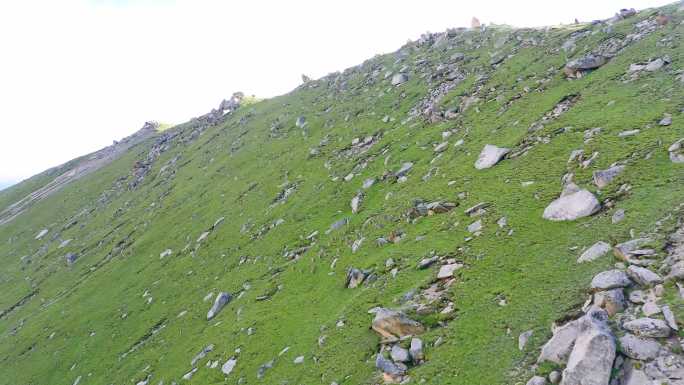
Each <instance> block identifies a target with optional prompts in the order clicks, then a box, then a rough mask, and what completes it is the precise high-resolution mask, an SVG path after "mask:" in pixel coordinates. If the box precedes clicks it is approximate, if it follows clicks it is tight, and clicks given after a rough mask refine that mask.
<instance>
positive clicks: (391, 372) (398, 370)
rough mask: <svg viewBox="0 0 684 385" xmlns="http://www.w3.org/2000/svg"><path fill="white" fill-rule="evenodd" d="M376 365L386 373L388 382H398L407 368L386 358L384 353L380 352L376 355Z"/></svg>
mask: <svg viewBox="0 0 684 385" xmlns="http://www.w3.org/2000/svg"><path fill="white" fill-rule="evenodd" d="M375 367H376V368H378V369H380V371H382V373H383V374H384V375H385V377H386V380H389V381H388V382H398V380H399V379H400V378H401V377H402V376H403V375H404V373H406V369H404V367H403V366H399V364H395V363H394V362H392V361H390V360H388V359H387V358H385V357H384V356H383V355H382V354H378V355H377V356H376V357H375Z"/></svg>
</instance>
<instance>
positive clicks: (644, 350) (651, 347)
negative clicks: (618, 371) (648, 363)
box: [620, 333, 660, 360]
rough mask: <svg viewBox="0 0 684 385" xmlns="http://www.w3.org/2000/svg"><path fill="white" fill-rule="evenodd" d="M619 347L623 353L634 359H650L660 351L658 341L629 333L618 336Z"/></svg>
mask: <svg viewBox="0 0 684 385" xmlns="http://www.w3.org/2000/svg"><path fill="white" fill-rule="evenodd" d="M620 347H621V348H622V353H623V354H624V355H626V356H627V357H630V358H633V359H635V360H652V359H654V358H656V357H657V356H658V353H659V352H660V344H659V343H658V341H656V340H653V339H650V338H642V337H637V336H635V335H633V334H629V333H628V334H625V335H624V336H622V337H620Z"/></svg>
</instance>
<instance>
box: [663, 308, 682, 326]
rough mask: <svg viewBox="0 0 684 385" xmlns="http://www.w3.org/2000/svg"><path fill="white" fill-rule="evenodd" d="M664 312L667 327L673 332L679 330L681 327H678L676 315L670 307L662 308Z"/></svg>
mask: <svg viewBox="0 0 684 385" xmlns="http://www.w3.org/2000/svg"><path fill="white" fill-rule="evenodd" d="M662 311H663V317H665V322H667V326H669V327H670V329H672V330H677V331H678V330H679V326H677V320H676V319H675V315H674V313H673V312H672V310H671V309H670V307H669V306H667V305H665V306H663V307H662Z"/></svg>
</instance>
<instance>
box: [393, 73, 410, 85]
mask: <svg viewBox="0 0 684 385" xmlns="http://www.w3.org/2000/svg"><path fill="white" fill-rule="evenodd" d="M408 80H409V77H408V75H406V74H404V73H399V74H395V75H394V76H392V85H393V86H398V85H400V84H402V83H406V82H407V81H408Z"/></svg>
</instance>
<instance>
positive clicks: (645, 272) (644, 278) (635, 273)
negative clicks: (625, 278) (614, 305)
mask: <svg viewBox="0 0 684 385" xmlns="http://www.w3.org/2000/svg"><path fill="white" fill-rule="evenodd" d="M627 274H628V275H629V276H630V277H631V278H632V279H633V280H634V282H636V283H638V284H639V285H641V286H646V287H651V286H655V285H658V284H660V283H663V278H662V277H661V276H659V275H658V274H656V273H654V272H652V271H651V270H649V269H647V268H645V267H640V266H634V265H632V266H630V267H628V268H627Z"/></svg>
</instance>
